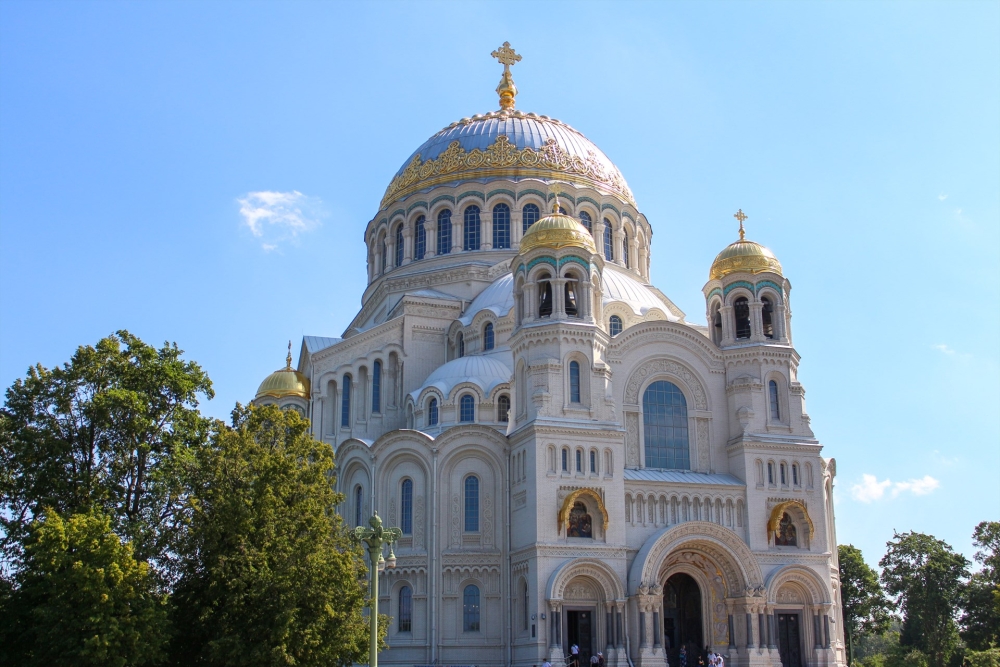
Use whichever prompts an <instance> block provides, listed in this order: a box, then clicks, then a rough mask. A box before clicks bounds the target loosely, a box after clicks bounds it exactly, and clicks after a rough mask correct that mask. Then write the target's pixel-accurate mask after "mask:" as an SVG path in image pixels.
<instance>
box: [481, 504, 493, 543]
mask: <svg viewBox="0 0 1000 667" xmlns="http://www.w3.org/2000/svg"><path fill="white" fill-rule="evenodd" d="M483 546H486V547H490V546H493V496H491V495H490V494H488V493H487V494H486V495H484V496H483Z"/></svg>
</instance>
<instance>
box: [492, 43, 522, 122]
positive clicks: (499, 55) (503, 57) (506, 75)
mask: <svg viewBox="0 0 1000 667" xmlns="http://www.w3.org/2000/svg"><path fill="white" fill-rule="evenodd" d="M490 55H492V56H493V57H494V58H496V59H497V60H498V61H499V62H500V64H501V65H503V76H502V77H500V84H499V85H498V86H497V93H498V94H499V95H500V108H501V109H505V110H508V109H513V108H514V98H515V97H516V96H517V86H515V85H514V78H513V77H512V76H511V75H510V66H511V65H513V64H515V63H518V62H520V61H521V56H520V55H519V54H517V53H516V52H515V51H514V49H512V48H511V47H510V42H504V43H503V46H501V47H500V48H499V49H497V50H495V51H494V52H493V53H491V54H490Z"/></svg>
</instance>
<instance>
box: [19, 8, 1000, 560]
mask: <svg viewBox="0 0 1000 667" xmlns="http://www.w3.org/2000/svg"><path fill="white" fill-rule="evenodd" d="M997 35H1000V3H996V2H963V3H959V2H945V3H934V2H921V3H910V2H905V3H904V2H893V3H877V2H865V3H848V2H843V3H820V2H813V3H786V2H781V3H753V2H738V3H737V2H732V3H724V2H715V3H711V2H709V3H682V2H675V3H664V2H661V3H639V2H631V3H623V2H620V3H612V4H601V3H569V2H559V3H556V2H552V3H539V2H532V3H527V2H525V3H520V2H514V1H508V2H503V3H496V4H489V3H472V2H467V3H457V2H455V3H437V4H434V3H431V4H417V3H388V2H386V3H368V4H348V3H317V2H302V3H295V2H281V3H259V2H258V3H254V2H204V3H166V2H142V3H139V2H135V3H116V2H100V3H95V2H14V1H12V0H5V1H4V2H2V3H0V384H2V385H3V386H4V387H6V386H9V385H10V384H11V382H13V380H14V379H15V378H17V377H20V376H23V374H24V373H25V370H26V369H27V367H28V366H29V365H30V364H33V363H36V362H40V363H42V364H44V365H47V366H52V365H55V364H58V363H62V362H64V361H65V360H67V359H68V358H69V357H70V355H71V354H72V352H73V350H74V349H75V347H76V346H77V345H80V344H84V343H94V342H96V341H97V340H98V339H99V338H100V337H102V336H104V335H107V334H109V333H111V332H113V331H115V330H116V329H119V328H127V329H129V330H131V331H132V332H133V333H135V334H137V335H139V336H140V337H142V338H143V339H145V340H146V341H148V342H150V343H159V342H161V341H164V340H171V341H177V342H178V343H179V344H180V346H181V347H182V348H183V349H184V350H186V351H187V355H188V357H189V358H191V359H194V360H196V361H198V362H199V363H201V364H202V365H203V366H204V367H205V369H206V370H207V371H208V373H209V374H210V376H211V377H212V379H213V380H214V382H215V387H216V391H217V396H216V398H215V399H214V400H213V401H210V402H208V403H205V404H204V405H203V408H204V409H205V411H206V412H208V413H209V414H212V415H215V416H219V417H225V416H227V415H228V412H229V411H230V410H231V409H232V406H233V404H234V403H235V402H236V401H242V402H246V401H248V400H249V399H251V398H252V397H253V394H254V391H255V390H256V387H257V385H258V384H259V383H260V381H261V380H262V379H263V378H264V377H265V376H266V375H267V374H268V373H269V372H270V371H272V370H275V369H276V368H278V367H280V366H281V365H283V359H284V354H285V345H286V343H287V341H288V339H289V338H292V339H295V340H296V345H297V343H298V339H299V338H300V336H302V335H303V334H312V335H326V336H333V335H339V334H340V333H341V332H342V331H343V330H344V328H345V326H346V325H347V323H348V322H349V321H350V319H351V318H352V316H353V315H354V314H355V312H356V311H357V309H358V306H359V303H360V296H361V292H362V290H363V288H364V281H365V275H366V274H365V265H364V261H365V249H364V246H363V243H362V234H363V231H364V227H365V224H366V223H367V221H368V220H369V219H371V217H373V216H374V215H375V213H376V211H377V208H378V203H379V200H380V198H381V196H382V193H383V191H384V189H385V187H386V185H387V184H388V182H389V180H390V178H391V177H392V175H393V173H394V172H395V171H396V169H397V168H398V167H399V166H400V165H401V164H402V163H403V161H404V160H405V159H406V158H407V157H408V156H409V154H410V153H411V152H412V151H413V149H414V148H416V146H418V145H419V144H420V143H421V142H422V141H423V140H424V139H426V138H427V137H428V136H430V135H431V134H433V133H434V132H436V131H437V130H439V129H440V128H442V127H444V126H445V125H447V124H448V123H450V122H451V121H453V120H457V119H459V118H461V117H463V116H469V115H472V114H474V113H482V112H486V111H489V110H491V109H494V108H495V107H496V95H495V93H494V92H493V90H494V88H495V86H496V84H497V81H498V80H499V75H500V68H499V66H498V65H497V64H496V62H495V61H494V60H493V59H492V58H490V52H491V51H492V50H493V49H494V48H496V47H497V46H499V45H500V44H501V43H502V42H503V41H505V40H509V41H510V42H511V43H512V44H513V46H514V47H515V48H516V49H517V50H518V52H519V53H521V54H523V56H524V60H523V61H522V62H521V63H519V64H518V65H516V66H515V67H514V70H513V72H514V77H515V80H516V82H517V85H518V87H519V89H520V94H519V96H518V99H517V103H518V108H520V109H523V110H525V111H534V112H536V113H544V114H548V115H550V116H553V117H555V118H559V119H561V120H564V121H566V122H568V123H569V124H571V125H573V126H574V127H576V128H577V129H579V130H580V131H582V132H584V133H585V134H586V135H587V136H588V137H589V138H590V139H591V140H593V141H594V142H595V143H596V144H597V145H598V146H600V147H601V148H602V149H603V150H604V151H605V152H606V153H607V154H608V156H609V157H610V158H611V159H612V160H614V161H615V162H616V164H617V165H618V166H619V168H620V169H621V171H622V173H623V174H624V175H625V177H626V179H627V180H628V182H629V184H630V186H631V188H632V190H633V192H634V193H635V196H636V199H637V200H638V202H639V207H640V209H641V210H642V211H643V212H644V213H645V214H646V215H647V216H648V218H649V220H650V222H651V224H652V226H653V230H654V238H653V264H652V273H653V282H654V283H655V284H656V285H657V286H659V287H660V288H661V289H663V291H664V292H665V293H666V294H667V295H668V296H670V298H671V299H673V300H674V301H675V302H676V303H677V304H678V305H679V306H680V307H681V308H682V309H683V310H684V311H685V312H686V313H687V315H688V318H689V319H690V320H692V321H696V322H701V321H703V319H704V302H703V299H702V296H701V291H700V290H701V287H702V285H703V284H704V283H705V281H706V280H707V274H708V267H709V266H710V264H711V262H712V259H713V258H714V256H715V255H716V253H718V252H719V250H721V249H722V248H723V247H724V246H725V245H726V244H728V243H730V242H731V241H733V240H735V238H736V227H735V221H734V220H733V218H732V214H733V213H734V212H735V211H736V209H737V208H742V209H743V210H744V211H745V212H746V213H747V214H749V216H750V218H749V219H748V220H747V229H748V236H749V238H752V239H754V240H756V241H759V242H761V243H764V244H765V245H767V246H769V247H770V248H772V249H773V250H774V251H775V253H776V254H777V256H778V257H779V259H780V260H781V262H782V265H783V266H784V269H785V275H786V276H788V278H789V279H790V280H791V282H792V284H793V291H792V295H791V296H792V301H791V303H792V308H793V315H794V316H793V324H792V326H793V334H794V337H795V344H796V348H797V349H798V351H799V352H800V353H801V355H802V364H801V367H800V376H799V377H800V380H801V381H802V382H803V384H804V385H805V387H806V389H807V392H808V393H807V399H808V409H809V413H810V415H811V417H812V420H813V421H812V424H813V427H814V429H815V431H816V434H817V436H818V437H819V439H820V440H821V442H822V443H823V444H824V446H825V449H824V454H825V455H826V456H833V457H836V459H837V462H838V476H837V491H836V496H837V506H836V511H837V515H838V526H837V527H838V537H839V540H840V541H841V542H842V543H846V542H852V543H854V544H855V545H857V546H859V547H861V548H862V549H863V550H864V552H865V555H866V557H867V559H868V560H869V562H872V563H874V562H876V561H877V560H878V558H879V557H880V556H881V554H882V553H883V552H884V545H885V542H886V540H888V539H890V538H891V537H892V531H893V530H894V529H895V530H899V531H905V530H919V531H924V532H930V533H933V534H934V535H936V536H938V537H940V538H942V539H944V540H946V541H948V542H949V543H951V544H952V545H953V546H954V547H955V548H956V549H959V550H961V551H963V552H965V553H966V554H968V555H970V556H971V551H972V547H971V537H970V536H971V533H972V529H973V527H974V525H975V524H976V523H978V522H979V521H982V520H985V519H991V520H997V519H998V518H1000V419H998V412H1000V388H998V385H1000V382H998V378H1000V368H998V366H1000V335H998V331H1000V308H998V307H997V303H998V302H1000V38H998V37H997ZM252 193H272V194H271V195H267V196H260V195H258V196H256V197H255V196H254V195H253V194H252ZM261 209H263V213H266V214H267V215H264V216H263V217H258V218H254V221H255V223H256V224H257V230H258V231H259V233H260V235H259V236H258V235H255V234H254V231H253V229H252V228H251V226H250V225H249V224H248V220H249V219H250V218H249V217H248V214H247V211H254V210H257V211H258V212H260V210H261ZM241 210H242V211H243V213H241Z"/></svg>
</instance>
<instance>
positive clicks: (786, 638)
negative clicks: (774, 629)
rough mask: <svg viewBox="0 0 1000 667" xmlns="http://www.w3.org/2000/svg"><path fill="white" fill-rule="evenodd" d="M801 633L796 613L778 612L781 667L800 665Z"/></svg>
mask: <svg viewBox="0 0 1000 667" xmlns="http://www.w3.org/2000/svg"><path fill="white" fill-rule="evenodd" d="M801 637H802V633H801V632H800V631H799V615H798V614H778V655H779V656H780V657H781V667H802V648H801Z"/></svg>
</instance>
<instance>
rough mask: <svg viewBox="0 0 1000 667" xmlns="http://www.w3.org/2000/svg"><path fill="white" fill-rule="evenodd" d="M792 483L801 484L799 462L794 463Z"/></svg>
mask: <svg viewBox="0 0 1000 667" xmlns="http://www.w3.org/2000/svg"><path fill="white" fill-rule="evenodd" d="M792 484H793V485H794V486H798V485H799V464H798V463H793V464H792Z"/></svg>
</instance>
